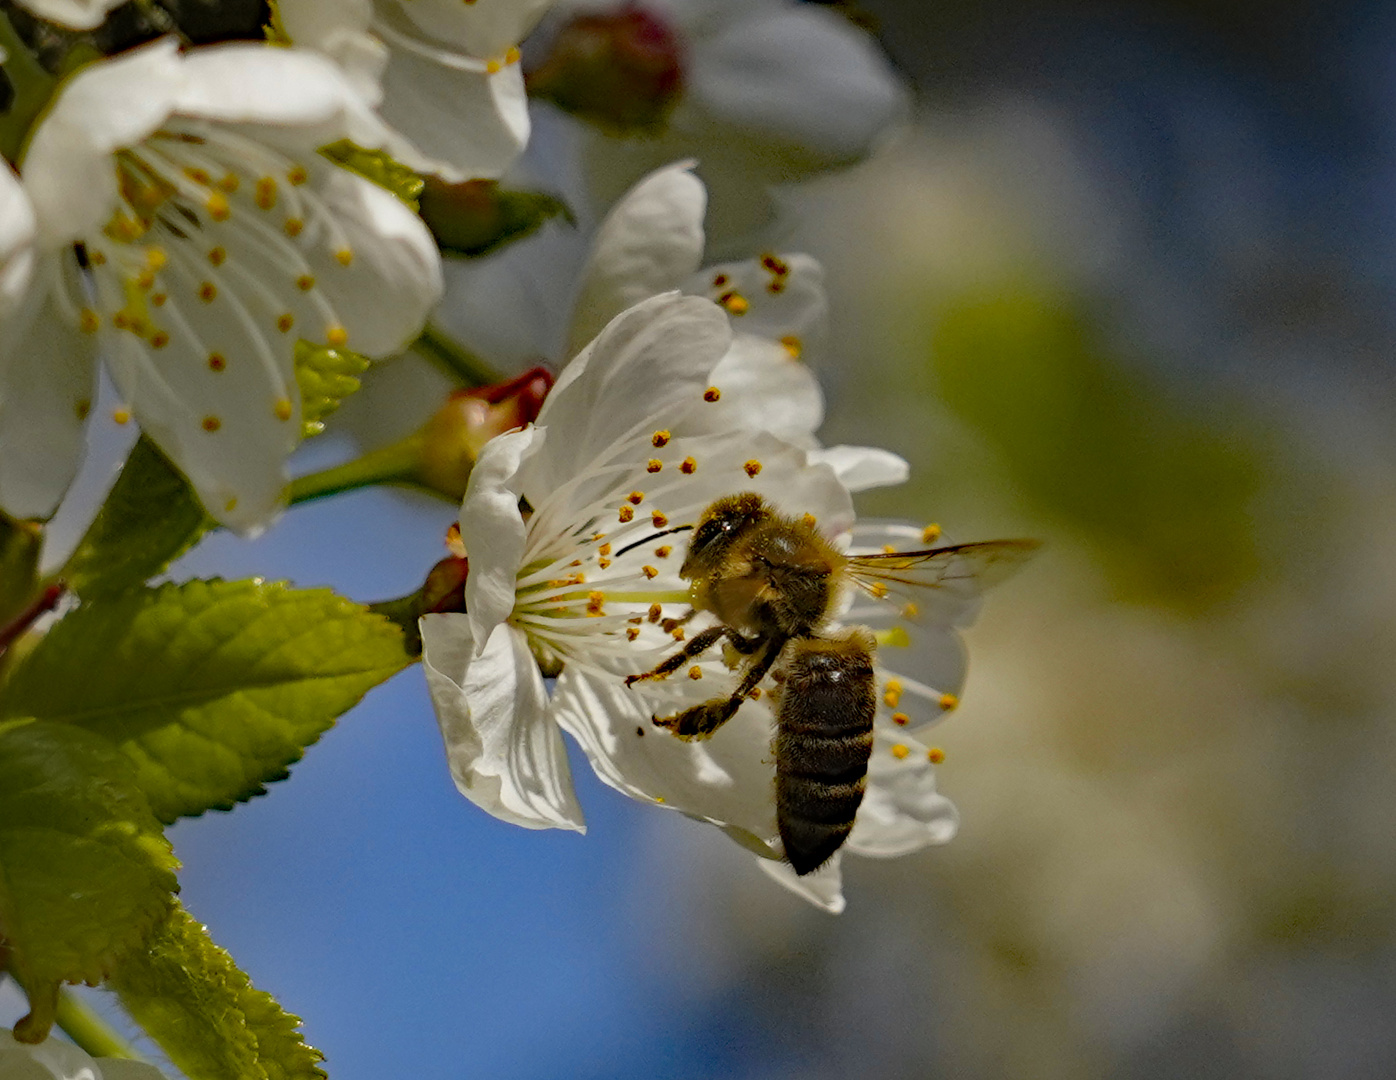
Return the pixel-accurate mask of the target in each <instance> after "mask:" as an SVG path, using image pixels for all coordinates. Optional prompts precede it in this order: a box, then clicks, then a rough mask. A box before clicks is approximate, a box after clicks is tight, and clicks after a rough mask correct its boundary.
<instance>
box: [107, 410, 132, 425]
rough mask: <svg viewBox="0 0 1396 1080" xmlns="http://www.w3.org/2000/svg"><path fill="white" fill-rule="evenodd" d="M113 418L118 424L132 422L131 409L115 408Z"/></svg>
mask: <svg viewBox="0 0 1396 1080" xmlns="http://www.w3.org/2000/svg"><path fill="white" fill-rule="evenodd" d="M111 418H112V419H113V420H115V421H116V422H117V423H118V424H129V423H130V422H131V410H130V409H113V410H112V414H111Z"/></svg>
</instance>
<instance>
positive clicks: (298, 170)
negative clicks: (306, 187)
mask: <svg viewBox="0 0 1396 1080" xmlns="http://www.w3.org/2000/svg"><path fill="white" fill-rule="evenodd" d="M286 179H287V180H288V181H290V183H291V185H292V186H293V187H300V186H301V185H302V184H304V183H305V182H306V181H307V180H309V179H310V173H309V172H308V171H307V170H306V167H305V166H304V165H292V166H291V168H290V169H288V170H287V172H286Z"/></svg>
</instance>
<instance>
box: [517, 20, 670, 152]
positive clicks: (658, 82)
mask: <svg viewBox="0 0 1396 1080" xmlns="http://www.w3.org/2000/svg"><path fill="white" fill-rule="evenodd" d="M682 60H683V58H682V49H681V47H680V43H679V37H678V35H677V34H676V33H675V32H674V31H673V30H672V29H671V28H670V27H669V26H668V25H667V24H666V23H664V22H663V21H661V20H660V19H658V18H656V17H655V15H654V14H653V13H651V12H648V11H641V10H639V9H630V10H625V11H621V12H618V13H616V14H610V15H579V16H577V17H576V18H575V19H573V20H572V21H571V22H570V23H568V24H567V25H566V26H564V27H563V28H562V29H561V30H560V31H559V32H558V34H557V37H556V38H555V39H554V41H553V45H552V49H551V51H549V53H548V55H547V57H546V58H545V59H544V60H543V62H542V63H541V64H540V65H539V66H538V67H537V68H535V69H534V70H533V71H532V72H530V73H529V75H528V89H529V93H531V94H533V95H534V96H535V97H539V98H545V99H547V100H549V101H552V102H553V103H554V104H556V105H558V106H559V107H561V108H563V109H566V110H567V111H568V112H571V113H574V114H576V115H577V116H580V117H582V118H583V119H586V120H590V121H591V122H593V123H595V124H597V125H598V126H600V127H602V128H604V129H606V130H607V131H609V132H610V133H612V134H615V135H628V134H635V133H655V132H657V131H659V130H662V129H663V127H664V125H665V123H666V122H667V121H668V119H669V114H670V113H671V112H672V111H673V109H674V106H675V105H677V104H678V102H679V98H680V97H682V96H683V62H682Z"/></svg>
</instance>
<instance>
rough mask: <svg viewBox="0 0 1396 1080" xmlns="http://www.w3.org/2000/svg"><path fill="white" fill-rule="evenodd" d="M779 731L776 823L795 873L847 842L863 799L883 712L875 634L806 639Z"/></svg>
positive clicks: (791, 671)
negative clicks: (875, 718)
mask: <svg viewBox="0 0 1396 1080" xmlns="http://www.w3.org/2000/svg"><path fill="white" fill-rule="evenodd" d="M784 674H785V682H784V687H783V689H782V692H781V703H780V710H779V714H778V716H777V728H776V740H775V751H776V823H777V825H778V826H779V828H780V838H781V840H782V842H783V843H784V844H785V856H786V858H787V859H789V860H790V865H791V866H793V867H794V868H795V872H796V873H797V874H808V873H809V872H810V871H812V870H815V869H817V868H818V867H820V866H822V865H823V864H824V863H825V862H826V861H827V860H828V858H829V856H831V855H832V854H833V853H834V852H835V851H837V850H838V849H839V847H840V846H841V845H842V844H843V842H844V841H845V840H846V839H848V834H849V832H850V831H852V829H853V818H854V815H855V814H857V812H858V806H859V804H860V803H861V802H862V801H863V788H864V786H865V784H866V783H867V774H868V758H869V757H870V756H871V754H872V742H873V716H874V714H875V713H876V711H877V697H876V686H875V680H874V676H873V665H872V635H871V634H870V633H869V632H868V631H867V630H864V629H863V628H861V627H853V628H851V629H849V630H848V631H846V632H845V633H844V634H843V635H841V636H839V637H837V638H831V639H822V638H806V639H804V640H801V641H799V642H797V643H795V645H794V646H793V647H792V649H791V658H790V661H789V662H788V663H787V664H786V665H785V668H784Z"/></svg>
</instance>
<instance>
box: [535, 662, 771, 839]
mask: <svg viewBox="0 0 1396 1080" xmlns="http://www.w3.org/2000/svg"><path fill="white" fill-rule="evenodd" d="M552 715H553V716H554V717H555V718H556V721H557V723H558V724H560V725H561V726H562V728H563V729H564V730H565V731H567V733H568V734H570V735H571V736H572V737H573V738H574V739H576V740H577V742H578V743H579V744H580V745H581V747H582V749H583V750H585V751H586V755H587V758H588V759H589V760H590V761H591V766H592V768H593V769H594V770H595V771H596V775H597V776H599V777H600V778H601V779H602V780H603V781H605V782H606V783H607V784H609V785H610V786H611V787H613V788H615V789H616V790H617V791H621V792H623V793H625V794H626V795H629V796H630V797H631V798H633V799H639V800H641V801H643V802H649V803H656V804H661V805H663V806H666V807H668V808H669V809H671V810H678V811H680V812H681V813H684V814H687V815H688V816H690V817H694V818H697V819H699V820H700V821H707V822H711V823H713V824H716V825H720V826H723V827H724V828H726V829H727V830H728V832H729V834H731V835H733V836H734V838H736V839H739V840H740V841H741V842H742V843H743V844H744V845H745V846H747V847H749V848H751V849H753V850H764V851H766V852H767V853H768V854H769V853H771V851H772V849H771V847H770V846H769V845H770V843H771V842H772V841H773V840H774V837H775V836H776V824H775V800H774V797H773V790H772V782H773V778H774V772H773V769H772V766H771V764H770V760H771V716H770V713H769V711H767V710H766V708H765V707H764V706H761V705H758V704H756V703H754V702H750V703H747V704H745V705H743V706H742V708H741V709H740V710H739V711H738V713H737V715H736V716H735V717H733V718H732V719H731V720H729V721H728V722H727V723H726V724H724V725H723V726H722V728H720V729H719V730H718V731H717V733H716V734H715V735H713V737H712V738H710V739H706V740H703V741H700V742H684V741H683V740H681V739H677V738H675V737H674V736H672V735H670V734H669V733H668V732H667V731H665V730H663V729H662V728H658V727H655V726H654V724H653V723H652V722H651V714H650V711H649V709H648V708H647V707H645V706H644V705H643V704H642V700H641V697H640V695H639V694H636V693H633V692H632V691H631V690H629V689H628V688H627V687H625V686H624V684H623V683H622V682H621V681H620V680H619V679H618V678H617V679H603V678H599V677H596V676H593V675H589V674H586V673H582V672H578V671H576V670H574V669H573V668H570V667H569V668H568V669H566V670H565V671H564V672H563V673H562V676H561V678H559V679H558V682H557V688H556V690H555V691H554V693H553V701H552Z"/></svg>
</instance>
